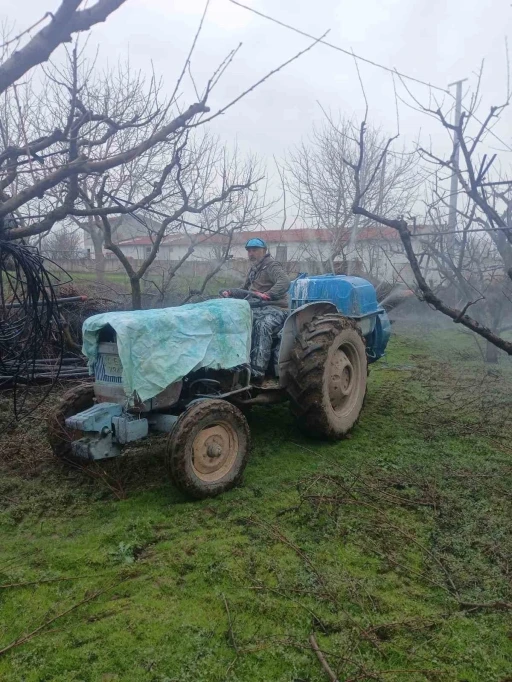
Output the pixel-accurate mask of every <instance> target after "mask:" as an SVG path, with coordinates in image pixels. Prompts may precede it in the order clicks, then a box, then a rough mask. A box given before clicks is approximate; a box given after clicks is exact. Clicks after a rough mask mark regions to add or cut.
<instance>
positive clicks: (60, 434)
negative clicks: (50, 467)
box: [46, 384, 94, 464]
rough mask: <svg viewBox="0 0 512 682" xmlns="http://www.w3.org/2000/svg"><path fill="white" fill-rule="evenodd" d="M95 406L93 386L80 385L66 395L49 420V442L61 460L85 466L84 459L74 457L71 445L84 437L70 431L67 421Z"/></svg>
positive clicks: (79, 433) (49, 416)
mask: <svg viewBox="0 0 512 682" xmlns="http://www.w3.org/2000/svg"><path fill="white" fill-rule="evenodd" d="M93 405H94V388H93V385H92V384H80V385H79V386H75V388H72V389H71V390H69V391H67V393H64V395H63V396H62V398H61V400H60V401H59V403H58V404H57V405H56V406H55V407H54V408H53V410H52V411H51V412H50V413H49V415H48V418H47V422H46V423H47V430H48V440H49V441H50V446H51V448H52V450H53V454H54V455H56V456H57V457H59V459H65V460H68V461H71V462H80V464H84V463H85V462H84V460H83V459H79V458H75V457H73V453H72V450H71V443H72V441H74V440H78V438H81V437H82V432H81V431H74V430H72V429H68V427H67V426H66V419H67V418H68V417H72V416H73V415H75V414H78V412H82V411H83V410H87V409H88V408H89V407H92V406H93Z"/></svg>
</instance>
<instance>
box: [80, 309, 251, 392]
mask: <svg viewBox="0 0 512 682" xmlns="http://www.w3.org/2000/svg"><path fill="white" fill-rule="evenodd" d="M106 325H110V326H111V327H113V329H114V330H115V332H116V335H117V347H118V352H119V358H120V360H121V364H122V365H123V387H124V390H125V393H126V395H127V396H128V397H131V396H132V395H133V393H134V392H136V393H137V394H138V396H139V398H140V399H141V400H142V401H144V400H149V399H150V398H154V397H155V396H156V395H158V393H160V392H161V391H163V390H164V389H165V388H167V386H168V385H169V384H172V383H173V382H174V381H179V380H180V379H183V377H185V376H186V375H187V374H189V373H190V372H193V371H194V370H198V369H201V368H206V367H209V368H212V369H230V368H231V367H236V366H237V365H241V364H244V363H248V362H249V359H250V352H251V327H252V316H251V309H250V307H249V304H248V303H247V301H241V300H236V299H214V300H211V301H205V302H204V303H194V304H190V305H183V306H180V307H176V308H160V309H155V310H132V311H122V312H114V313H101V314H99V315H93V316H92V317H89V318H87V319H86V320H85V322H84V324H83V348H82V352H83V353H84V355H85V356H86V357H87V360H88V362H89V371H90V372H91V373H93V372H94V363H95V361H96V357H97V353H98V335H99V332H100V330H101V329H102V328H103V327H105V326H106Z"/></svg>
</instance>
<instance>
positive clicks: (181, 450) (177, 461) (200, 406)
mask: <svg viewBox="0 0 512 682" xmlns="http://www.w3.org/2000/svg"><path fill="white" fill-rule="evenodd" d="M249 449H250V434H249V426H248V425H247V421H246V419H245V417H244V415H243V414H242V413H241V412H240V410H239V409H238V408H236V407H235V406H234V405H231V404H230V403H228V402H226V401H225V400H208V399H205V400H199V401H197V402H193V403H192V404H191V405H189V407H188V408H187V409H186V410H185V412H183V414H182V415H181V416H180V418H179V419H178V421H177V423H176V426H175V427H174V429H173V430H172V432H171V434H170V436H169V441H168V445H167V461H168V466H169V470H170V474H171V477H172V479H173V481H174V483H175V485H176V486H177V487H178V488H179V489H180V490H181V491H183V492H184V493H186V494H187V495H190V496H191V497H195V498H197V499H202V498H205V497H215V496H216V495H220V493H223V492H224V491H226V490H229V489H230V488H233V487H235V486H236V485H237V484H238V483H239V482H240V481H241V479H242V474H243V471H244V469H245V465H246V464H247V460H248V457H249Z"/></svg>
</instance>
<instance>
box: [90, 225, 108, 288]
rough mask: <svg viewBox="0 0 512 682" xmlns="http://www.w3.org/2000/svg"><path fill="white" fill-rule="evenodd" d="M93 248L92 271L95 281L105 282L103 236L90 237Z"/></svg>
mask: <svg viewBox="0 0 512 682" xmlns="http://www.w3.org/2000/svg"><path fill="white" fill-rule="evenodd" d="M92 243H93V246H94V269H95V272H96V279H98V281H100V282H103V281H105V254H104V253H103V235H101V236H99V235H98V236H96V237H92Z"/></svg>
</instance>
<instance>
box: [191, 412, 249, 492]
mask: <svg viewBox="0 0 512 682" xmlns="http://www.w3.org/2000/svg"><path fill="white" fill-rule="evenodd" d="M192 452H193V467H194V470H195V473H196V475H197V476H198V477H199V478H201V479H202V480H204V481H210V482H211V481H216V480H218V479H220V478H222V477H223V476H224V475H225V474H226V473H227V472H228V471H229V470H230V469H231V467H232V466H233V463H234V461H235V459H236V456H237V452H238V438H237V435H236V432H235V430H234V429H233V428H232V427H231V425H230V424H227V423H222V424H216V425H214V426H209V427H207V428H205V429H202V430H201V431H200V432H199V433H198V434H197V435H196V437H195V439H194V442H193V444H192Z"/></svg>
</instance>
